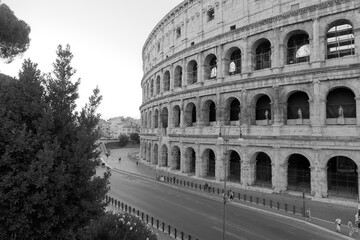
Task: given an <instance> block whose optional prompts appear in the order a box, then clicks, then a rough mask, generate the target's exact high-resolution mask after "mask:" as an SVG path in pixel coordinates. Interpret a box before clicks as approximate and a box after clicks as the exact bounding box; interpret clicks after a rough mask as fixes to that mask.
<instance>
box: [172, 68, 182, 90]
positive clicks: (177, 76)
mask: <svg viewBox="0 0 360 240" xmlns="http://www.w3.org/2000/svg"><path fill="white" fill-rule="evenodd" d="M182 78H183V70H182V67H181V66H179V65H178V66H176V67H175V70H174V87H181V86H182Z"/></svg>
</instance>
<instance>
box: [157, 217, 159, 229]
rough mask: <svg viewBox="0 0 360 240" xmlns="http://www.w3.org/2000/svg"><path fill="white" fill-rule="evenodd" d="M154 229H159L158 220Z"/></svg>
mask: <svg viewBox="0 0 360 240" xmlns="http://www.w3.org/2000/svg"><path fill="white" fill-rule="evenodd" d="M156 229H159V220H158V219H156Z"/></svg>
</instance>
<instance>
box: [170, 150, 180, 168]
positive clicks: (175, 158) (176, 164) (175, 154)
mask: <svg viewBox="0 0 360 240" xmlns="http://www.w3.org/2000/svg"><path fill="white" fill-rule="evenodd" d="M171 156H172V161H171V165H170V167H171V169H172V170H179V171H180V166H181V151H180V147H178V146H173V148H172V150H171Z"/></svg>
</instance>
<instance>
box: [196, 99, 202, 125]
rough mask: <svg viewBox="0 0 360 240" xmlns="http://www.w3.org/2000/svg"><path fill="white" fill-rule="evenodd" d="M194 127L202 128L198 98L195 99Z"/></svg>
mask: <svg viewBox="0 0 360 240" xmlns="http://www.w3.org/2000/svg"><path fill="white" fill-rule="evenodd" d="M196 126H197V127H201V126H203V121H202V119H201V100H200V97H196Z"/></svg>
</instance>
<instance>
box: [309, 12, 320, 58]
mask: <svg viewBox="0 0 360 240" xmlns="http://www.w3.org/2000/svg"><path fill="white" fill-rule="evenodd" d="M309 41H310V46H311V55H310V58H311V59H310V62H311V63H315V64H316V63H318V62H320V54H321V49H320V41H321V39H320V29H319V18H314V19H313V37H312V39H309Z"/></svg>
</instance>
